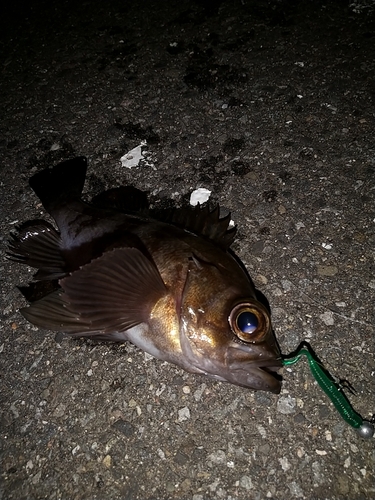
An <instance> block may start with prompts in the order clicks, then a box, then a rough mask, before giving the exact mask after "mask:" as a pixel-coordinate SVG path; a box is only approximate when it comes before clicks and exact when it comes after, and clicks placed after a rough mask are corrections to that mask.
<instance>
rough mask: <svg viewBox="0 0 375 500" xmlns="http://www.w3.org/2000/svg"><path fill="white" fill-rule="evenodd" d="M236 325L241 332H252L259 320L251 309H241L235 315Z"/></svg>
mask: <svg viewBox="0 0 375 500" xmlns="http://www.w3.org/2000/svg"><path fill="white" fill-rule="evenodd" d="M236 321H237V326H238V328H239V329H240V330H241V332H243V333H254V332H255V330H256V329H257V328H258V325H259V320H258V317H257V315H256V314H254V313H253V312H251V311H243V312H241V313H240V314H239V315H238V316H237V320H236Z"/></svg>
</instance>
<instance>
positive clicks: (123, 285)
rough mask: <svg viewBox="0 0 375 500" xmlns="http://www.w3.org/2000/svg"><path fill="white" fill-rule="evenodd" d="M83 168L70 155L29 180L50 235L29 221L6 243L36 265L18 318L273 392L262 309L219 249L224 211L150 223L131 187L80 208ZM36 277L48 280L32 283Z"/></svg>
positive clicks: (187, 212) (276, 362) (230, 234)
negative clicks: (45, 214)
mask: <svg viewBox="0 0 375 500" xmlns="http://www.w3.org/2000/svg"><path fill="white" fill-rule="evenodd" d="M86 167H87V162H86V159H85V158H83V157H79V158H75V159H73V160H68V161H66V162H63V163H62V164H59V165H56V166H55V167H54V168H52V169H46V170H43V171H41V172H39V173H37V174H36V175H35V176H33V177H32V178H31V179H30V185H31V187H32V188H33V189H34V191H35V192H36V194H37V195H38V196H39V198H40V199H41V201H42V203H43V205H44V207H45V209H46V210H47V211H48V212H49V213H50V214H51V215H52V217H53V218H54V219H55V221H56V224H57V226H58V231H56V230H55V229H54V228H53V227H52V226H51V225H50V224H48V223H46V222H44V221H33V222H29V223H26V224H25V225H23V226H21V228H19V233H18V235H17V236H13V241H12V242H11V243H10V252H11V256H12V258H14V259H15V260H18V261H20V262H24V263H25V264H27V265H30V266H32V267H36V268H37V269H38V271H37V273H36V275H35V279H36V280H37V281H38V282H37V283H36V284H34V286H33V290H34V288H35V292H34V291H33V292H32V293H31V292H30V294H29V295H30V296H27V294H26V293H25V296H27V298H28V300H30V301H31V305H30V306H29V307H27V308H24V309H22V310H21V312H22V314H23V315H24V316H25V318H26V319H28V320H29V321H30V322H32V323H33V324H35V325H37V326H40V327H42V328H47V329H51V330H57V331H64V332H66V333H67V334H70V335H73V336H87V337H91V338H96V339H101V340H112V341H122V342H123V341H131V342H132V343H134V344H135V345H137V346H139V347H140V348H142V349H143V350H145V351H147V352H149V353H151V354H152V355H154V356H155V357H157V358H159V359H163V360H165V361H169V362H171V363H175V364H176V365H178V366H180V367H182V368H184V369H185V370H187V371H189V372H193V373H201V374H205V375H208V376H210V377H212V378H215V379H217V380H221V381H227V382H230V383H233V384H236V385H240V386H244V387H248V388H252V389H255V390H265V391H271V392H274V393H279V392H280V389H281V377H280V376H279V375H278V374H277V373H276V372H277V371H278V370H279V368H281V356H280V351H279V349H278V346H277V343H276V340H275V337H274V334H273V330H272V325H271V319H270V315H269V311H268V310H267V309H266V307H265V306H264V305H263V304H262V303H260V302H259V301H258V300H257V294H256V290H255V288H254V286H253V284H252V281H251V279H250V278H249V276H248V274H247V272H246V271H245V269H244V268H243V266H242V265H240V263H239V261H238V260H237V258H236V257H235V256H234V255H233V254H232V253H231V251H230V250H229V246H230V244H231V242H232V241H233V238H234V233H235V230H234V229H228V222H229V217H226V218H224V219H220V218H219V214H218V209H216V210H214V211H212V212H210V211H209V209H208V208H200V207H197V208H190V209H182V210H176V211H174V212H170V213H168V214H166V215H164V216H163V219H164V220H158V219H156V218H153V217H152V215H153V214H152V212H148V211H147V206H146V205H147V203H146V202H145V200H144V198H142V197H143V196H144V194H142V193H140V192H139V191H137V190H135V189H134V188H129V187H124V188H117V189H112V190H110V191H108V192H106V193H103V195H101V196H99V197H97V198H96V199H94V200H93V203H92V204H87V203H84V202H83V201H82V200H81V198H80V196H81V192H82V189H83V185H84V180H85V175H86ZM132 189H133V190H132ZM46 281H47V282H48V281H50V282H51V283H53V285H54V286H49V287H46V286H43V287H42V285H40V287H39V290H38V283H39V284H42V283H43V282H46ZM43 290H47V292H46V295H45V296H43ZM50 290H53V291H52V292H50ZM38 292H39V293H38ZM33 294H34V295H35V297H38V300H35V301H33V297H32V295H33ZM40 296H42V298H40Z"/></svg>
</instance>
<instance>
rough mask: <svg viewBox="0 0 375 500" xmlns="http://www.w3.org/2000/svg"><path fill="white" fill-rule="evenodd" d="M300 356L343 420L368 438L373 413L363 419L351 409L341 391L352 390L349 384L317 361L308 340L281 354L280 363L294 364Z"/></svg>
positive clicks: (374, 416) (374, 420)
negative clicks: (283, 354)
mask: <svg viewBox="0 0 375 500" xmlns="http://www.w3.org/2000/svg"><path fill="white" fill-rule="evenodd" d="M302 356H306V358H307V360H308V363H309V366H310V370H311V373H312V375H313V376H314V378H315V380H316V381H317V383H318V384H319V386H320V387H321V388H322V389H323V391H324V392H325V393H326V394H327V396H328V397H329V399H330V400H331V401H332V403H333V404H334V406H335V408H336V410H337V411H338V412H339V413H340V415H341V416H342V418H343V419H344V420H345V422H347V423H348V424H349V425H350V426H351V427H353V428H354V429H355V431H356V432H357V433H358V434H359V435H360V436H361V437H362V438H364V439H370V438H371V437H372V436H373V435H374V422H375V415H373V417H372V419H371V421H368V420H364V419H363V418H362V417H361V415H360V414H359V413H357V412H356V411H355V410H354V409H353V407H352V405H351V404H350V402H349V400H348V398H347V397H346V396H345V394H344V392H343V388H347V389H349V390H350V391H351V392H354V391H353V389H352V387H351V386H350V384H349V383H345V384H343V383H341V382H336V381H335V380H334V378H333V377H332V376H331V374H330V373H329V372H328V370H326V369H325V368H324V366H323V364H322V363H321V362H320V361H319V359H318V358H317V356H316V354H315V353H314V351H313V349H312V348H311V346H310V344H309V343H308V342H301V344H300V345H299V346H298V348H297V349H296V350H295V351H294V352H293V353H292V354H289V355H288V356H283V360H282V364H283V365H284V366H290V365H294V364H295V363H297V362H298V361H299V360H300V358H301V357H302Z"/></svg>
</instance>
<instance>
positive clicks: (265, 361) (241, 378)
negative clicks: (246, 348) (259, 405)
mask: <svg viewBox="0 0 375 500" xmlns="http://www.w3.org/2000/svg"><path fill="white" fill-rule="evenodd" d="M241 351H242V349H241ZM242 353H243V354H244V352H243V351H242ZM237 354H238V351H237ZM275 354H276V353H275ZM228 368H229V372H230V376H229V377H228V378H230V381H231V382H232V383H234V384H236V385H240V386H243V387H248V388H249V389H255V390H257V391H268V392H272V393H274V394H279V393H280V391H281V384H282V380H283V377H282V374H281V373H280V372H281V369H282V368H283V364H282V362H281V357H280V356H279V355H276V356H268V357H260V358H258V359H251V357H250V358H247V359H246V358H245V359H243V358H242V359H238V358H237V359H235V360H233V359H232V360H231V362H230V363H229V366H228Z"/></svg>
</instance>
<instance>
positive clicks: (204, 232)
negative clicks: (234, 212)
mask: <svg viewBox="0 0 375 500" xmlns="http://www.w3.org/2000/svg"><path fill="white" fill-rule="evenodd" d="M155 218H157V219H159V220H163V221H164V222H168V223H169V224H173V225H175V226H178V227H181V228H183V229H186V230H187V231H191V232H192V233H195V234H197V235H199V236H203V237H205V238H208V239H209V240H211V241H213V242H214V243H216V244H217V245H218V246H220V247H221V248H223V249H224V250H227V249H228V248H229V247H230V246H231V244H232V243H233V240H234V238H235V235H236V231H237V228H236V227H235V226H234V227H231V228H229V229H228V226H229V222H230V214H228V215H226V216H225V217H222V218H220V208H219V205H217V206H216V207H215V208H214V209H213V210H210V207H209V206H207V205H206V206H203V207H202V206H201V205H199V204H198V205H196V206H195V207H183V208H178V209H177V208H176V209H172V210H166V211H164V212H161V213H160V212H159V213H157V215H156V217H155Z"/></svg>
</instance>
